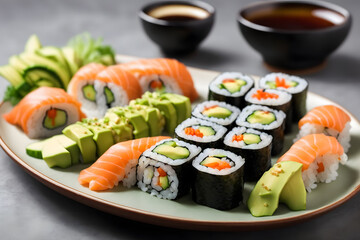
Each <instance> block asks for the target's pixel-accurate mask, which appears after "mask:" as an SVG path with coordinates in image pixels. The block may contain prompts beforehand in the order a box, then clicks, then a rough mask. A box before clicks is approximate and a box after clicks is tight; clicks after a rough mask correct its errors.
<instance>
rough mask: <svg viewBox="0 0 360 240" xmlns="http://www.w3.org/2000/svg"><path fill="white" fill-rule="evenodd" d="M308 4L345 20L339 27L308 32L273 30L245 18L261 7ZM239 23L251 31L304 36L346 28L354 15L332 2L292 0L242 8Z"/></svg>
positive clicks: (261, 3)
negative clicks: (330, 11)
mask: <svg viewBox="0 0 360 240" xmlns="http://www.w3.org/2000/svg"><path fill="white" fill-rule="evenodd" d="M284 3H287V4H308V5H312V6H319V7H323V8H326V9H330V10H332V11H334V12H336V13H338V14H341V15H342V16H344V18H345V20H344V21H343V22H342V23H340V24H337V25H334V26H330V27H326V28H322V29H310V30H309V29H307V30H289V29H286V30H285V29H279V28H272V27H267V26H263V25H260V24H256V23H253V22H251V21H249V20H247V19H246V18H245V17H244V16H243V13H244V12H245V11H247V10H249V9H251V8H255V7H259V6H267V5H268V6H269V5H275V4H284ZM237 21H238V22H239V23H240V24H242V25H244V26H246V27H249V28H251V29H255V30H258V31H262V32H271V33H276V32H277V33H288V34H303V33H321V32H327V31H333V30H336V29H339V28H342V27H344V26H346V25H347V24H349V25H351V22H352V15H351V13H350V11H349V10H347V9H345V8H343V7H341V6H339V5H337V4H334V3H330V2H326V1H322V0H320V1H312V0H296V1H290V0H271V1H266V2H255V3H251V4H248V5H246V6H245V7H243V8H241V9H240V11H239V13H238V17H237Z"/></svg>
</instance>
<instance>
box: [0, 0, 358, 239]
mask: <svg viewBox="0 0 360 240" xmlns="http://www.w3.org/2000/svg"><path fill="white" fill-rule="evenodd" d="M146 2H149V1H145V0H141V1H140V0H135V1H115V0H102V1H96V0H91V1H90V0H73V1H71V0H66V1H56V0H51V1H50V0H49V1H41V0H34V1H26V0H22V1H21V0H11V1H10V0H0V34H1V37H0V39H1V40H0V43H1V44H0V65H3V64H6V63H7V59H8V58H9V57H10V56H11V55H13V54H16V53H20V52H21V51H22V50H23V47H24V44H25V42H26V40H27V38H28V37H29V36H30V35H31V34H33V33H36V34H38V36H39V37H40V39H41V41H42V42H43V44H44V45H55V46H62V45H65V44H66V43H67V40H68V39H69V38H70V37H71V36H73V35H75V34H78V33H80V32H83V31H89V32H90V33H92V34H93V35H94V36H102V37H104V39H105V42H106V43H108V44H110V45H112V46H113V47H114V49H115V50H116V52H117V53H119V54H125V55H133V56H139V57H149V58H153V57H162V56H163V55H162V53H161V51H159V50H158V48H157V46H155V45H154V44H153V43H152V42H150V40H149V39H148V38H147V37H146V36H145V34H144V32H143V31H142V28H141V25H140V22H139V19H138V18H137V12H138V10H139V9H140V8H141V6H143V5H144V4H145V3H146ZM207 2H209V3H211V4H212V5H214V6H215V7H216V9H217V16H216V24H215V25H214V27H213V29H212V32H211V34H210V35H209V37H208V38H207V39H206V40H205V41H204V43H203V44H202V46H201V48H200V49H199V50H198V51H197V52H195V53H193V54H191V55H190V56H186V57H181V58H179V60H181V61H183V62H184V63H185V64H187V65H189V66H194V67H199V68H205V69H210V70H216V71H242V72H246V73H251V74H256V75H260V76H261V75H264V74H266V73H268V70H267V69H265V68H264V66H263V63H262V60H261V57H260V55H258V54H257V53H256V52H255V51H254V50H252V49H251V48H250V47H249V46H248V45H247V43H246V42H245V40H244V39H243V38H242V36H241V35H240V33H239V31H238V27H237V23H236V21H235V19H236V15H237V13H238V10H239V9H240V8H241V7H242V6H244V5H246V4H248V3H249V2H251V1H249V0H247V1H241V0H238V1H237V0H231V1H230V0H228V1H221V0H211V1H209V0H208V1H207ZM333 2H335V3H336V2H337V3H338V4H341V5H342V6H343V7H345V8H347V9H349V10H350V11H351V12H352V14H353V20H354V21H353V27H352V31H351V33H350V35H349V37H348V38H347V40H346V41H345V42H344V44H343V45H342V46H341V47H340V48H339V49H338V50H337V51H336V52H335V53H334V54H333V55H332V56H331V57H330V58H329V59H328V62H327V65H326V67H325V68H324V69H323V70H322V71H319V72H317V73H313V74H309V75H306V76H305V77H306V79H307V80H309V82H310V91H312V92H315V93H317V94H320V95H322V96H325V97H327V98H329V99H331V100H333V101H335V102H337V103H339V104H341V105H342V106H344V107H345V108H346V109H348V110H349V111H350V112H351V113H352V114H353V115H354V116H355V117H357V118H358V119H360V108H359V104H360V97H359V90H360V79H359V76H360V48H359V38H360V28H359V26H360V19H359V18H360V1H355V0H342V1H333ZM6 85H7V82H6V81H5V80H3V79H0V98H1V99H2V97H3V92H4V90H5V87H6ZM353 147H359V146H353ZM0 164H1V167H0V239H135V238H139V239H144V238H151V239H154V238H156V239H159V237H164V236H165V234H166V236H165V237H166V238H168V237H169V236H171V237H173V238H174V239H183V238H194V239H195V238H207V239H219V238H222V239H225V238H229V239H230V238H231V239H234V238H242V239H263V238H264V237H271V238H277V239H285V238H286V239H288V238H291V239H306V238H309V239H325V238H327V239H360V207H359V205H360V204H359V203H360V194H357V195H355V196H354V197H353V198H352V199H350V200H349V201H347V202H346V203H344V204H343V205H341V206H340V207H338V208H336V209H334V210H332V211H330V212H328V213H326V214H324V215H322V216H319V217H316V218H314V219H311V220H308V221H306V222H303V223H299V224H295V225H292V226H289V227H283V228H278V229H271V230H265V231H256V232H238V233H225V232H221V233H219V232H217V233H209V232H197V231H186V230H176V229H170V228H163V227H159V226H152V225H148V224H144V223H139V222H134V221H130V220H127V219H123V218H120V217H117V216H113V215H110V214H107V213H103V212H101V211H98V210H96V209H93V208H90V207H88V206H85V205H82V204H80V203H78V202H76V201H73V200H71V199H68V198H66V197H64V196H62V195H61V194H59V193H57V192H55V191H53V190H51V189H49V188H47V187H46V186H44V185H43V184H41V183H40V182H38V181H37V180H35V179H34V178H32V177H31V176H30V175H28V174H26V173H25V171H24V170H23V169H22V168H21V167H19V166H18V165H17V164H16V163H15V162H13V161H12V160H11V159H10V158H9V157H8V156H7V155H6V153H4V151H3V150H0Z"/></svg>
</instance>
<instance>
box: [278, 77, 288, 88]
mask: <svg viewBox="0 0 360 240" xmlns="http://www.w3.org/2000/svg"><path fill="white" fill-rule="evenodd" d="M275 84H276V87H282V88H289V87H291V86H290V85H287V84H286V81H285V79H284V78H281V79H280V78H279V77H276V78H275Z"/></svg>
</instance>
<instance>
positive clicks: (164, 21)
mask: <svg viewBox="0 0 360 240" xmlns="http://www.w3.org/2000/svg"><path fill="white" fill-rule="evenodd" d="M178 6H182V7H183V8H182V9H179V8H177V7H178ZM184 6H185V7H184ZM159 9H160V10H159ZM139 16H140V19H141V23H142V26H143V28H144V30H145V32H146V34H147V35H148V36H149V38H150V39H151V40H152V41H154V42H155V43H156V44H157V45H159V47H160V48H161V49H162V50H163V51H164V52H165V53H170V54H185V53H189V52H192V51H194V50H195V49H196V48H197V47H198V46H199V44H200V43H201V41H203V40H204V39H205V38H206V36H207V35H208V34H209V32H210V30H211V28H212V26H213V23H214V19H215V9H214V8H213V7H212V6H211V5H209V4H207V3H204V2H200V1H191V2H190V1H189V2H186V1H166V2H155V3H151V4H149V5H147V6H145V7H144V8H143V9H142V10H141V11H140V13H139Z"/></svg>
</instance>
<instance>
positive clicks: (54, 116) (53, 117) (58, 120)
mask: <svg viewBox="0 0 360 240" xmlns="http://www.w3.org/2000/svg"><path fill="white" fill-rule="evenodd" d="M66 122H67V114H66V112H65V111H64V110H61V109H57V108H52V109H49V110H48V111H47V112H46V116H45V118H44V120H43V126H44V127H45V128H47V129H50V130H51V129H55V128H59V127H63V126H65V124H66Z"/></svg>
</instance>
